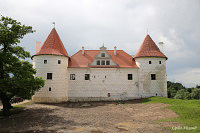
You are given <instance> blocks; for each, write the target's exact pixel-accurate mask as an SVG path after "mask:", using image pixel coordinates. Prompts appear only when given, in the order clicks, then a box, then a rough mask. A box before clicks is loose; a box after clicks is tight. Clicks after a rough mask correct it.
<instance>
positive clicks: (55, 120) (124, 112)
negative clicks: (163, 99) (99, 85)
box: [0, 102, 179, 133]
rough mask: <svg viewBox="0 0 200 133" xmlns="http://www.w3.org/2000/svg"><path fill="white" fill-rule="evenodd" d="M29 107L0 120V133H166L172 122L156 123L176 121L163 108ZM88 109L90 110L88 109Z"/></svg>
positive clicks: (98, 105) (138, 105) (136, 105)
mask: <svg viewBox="0 0 200 133" xmlns="http://www.w3.org/2000/svg"><path fill="white" fill-rule="evenodd" d="M83 104H84V103H62V104H32V105H28V106H26V108H24V109H23V111H21V112H19V113H17V114H15V115H12V116H10V117H9V118H8V119H5V118H0V132H20V133H21V132H33V131H34V132H48V133H51V132H52V133H54V132H61V133H62V132H64V133H79V132H80V133H102V132H106V133H113V132H114V133H116V132H120V133H121V132H124V133H161V132H162V133H168V132H171V131H170V130H167V129H166V127H172V126H177V125H179V124H177V123H173V122H171V123H170V122H160V121H158V120H161V119H166V118H174V117H178V116H177V114H176V113H174V112H173V111H171V110H169V109H166V108H164V107H166V106H168V105H166V104H161V103H159V104H141V103H137V102H128V103H125V104H116V103H100V102H95V103H90V105H91V106H90V105H87V104H84V105H85V106H84V107H83V106H82V105H83ZM88 106H89V107H88Z"/></svg>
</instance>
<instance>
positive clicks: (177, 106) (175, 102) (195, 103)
mask: <svg viewBox="0 0 200 133" xmlns="http://www.w3.org/2000/svg"><path fill="white" fill-rule="evenodd" d="M143 103H145V104H146V103H165V104H170V106H168V107H167V108H169V109H171V110H173V111H175V112H176V113H177V114H178V115H179V117H178V118H173V119H168V120H166V121H175V122H178V123H182V124H183V126H181V128H185V129H180V128H179V129H178V130H172V131H174V132H178V133H179V132H181V133H184V132H185V133H186V132H192V133H200V100H180V99H171V98H164V97H151V98H147V99H144V101H143ZM186 128H190V129H192V128H194V129H192V130H188V129H186ZM195 128H196V129H195Z"/></svg>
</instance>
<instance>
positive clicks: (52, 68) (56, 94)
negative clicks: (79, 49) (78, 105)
mask: <svg viewBox="0 0 200 133" xmlns="http://www.w3.org/2000/svg"><path fill="white" fill-rule="evenodd" d="M44 60H47V64H44ZM58 60H61V64H58ZM67 66H68V57H65V56H55V55H39V56H34V57H33V67H34V68H35V69H36V70H37V73H36V76H38V77H42V78H43V79H45V80H46V81H45V86H44V87H43V88H41V89H40V90H39V91H38V92H36V94H35V95H34V96H33V98H32V99H33V101H34V102H62V101H67V79H66V75H67ZM47 73H53V78H52V80H47ZM49 87H51V91H49Z"/></svg>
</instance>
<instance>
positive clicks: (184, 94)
mask: <svg viewBox="0 0 200 133" xmlns="http://www.w3.org/2000/svg"><path fill="white" fill-rule="evenodd" d="M174 98H175V99H190V93H189V92H188V91H187V90H185V89H181V90H178V91H177V93H176V95H175V97H174Z"/></svg>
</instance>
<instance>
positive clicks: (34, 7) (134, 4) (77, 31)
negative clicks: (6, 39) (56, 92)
mask: <svg viewBox="0 0 200 133" xmlns="http://www.w3.org/2000/svg"><path fill="white" fill-rule="evenodd" d="M0 9H1V10H0V14H1V15H3V16H9V17H12V18H13V19H16V20H18V21H20V22H22V23H23V24H25V25H30V26H32V27H33V29H35V30H36V32H35V33H33V34H29V35H27V36H25V38H24V39H23V40H22V41H21V43H20V45H21V46H23V47H25V49H26V50H27V51H30V53H31V54H32V55H33V54H35V44H36V41H41V42H44V41H45V39H46V37H47V36H48V34H49V33H50V31H51V29H52V28H53V25H52V22H55V23H56V29H57V31H58V33H59V35H60V38H61V40H62V41H63V43H64V45H65V48H66V49H67V51H68V53H69V54H70V55H73V54H74V53H76V52H77V51H78V50H80V49H81V47H82V46H84V47H85V49H99V47H100V46H102V44H103V43H104V44H105V46H107V47H108V49H113V48H114V46H117V49H122V50H124V51H126V52H127V53H129V54H131V55H134V54H135V53H136V51H137V50H138V48H139V46H140V45H141V43H142V41H143V39H144V38H145V36H146V34H147V29H148V33H149V34H150V36H151V37H152V39H153V40H154V41H155V42H156V44H158V42H160V41H162V42H164V53H165V54H166V56H168V61H167V73H168V80H171V81H173V82H181V83H183V84H184V85H185V86H195V85H196V84H200V57H199V56H200V54H199V50H200V41H199V38H200V15H199V12H200V1H199V0H181V1H180V0H162V1H161V0H0Z"/></svg>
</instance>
